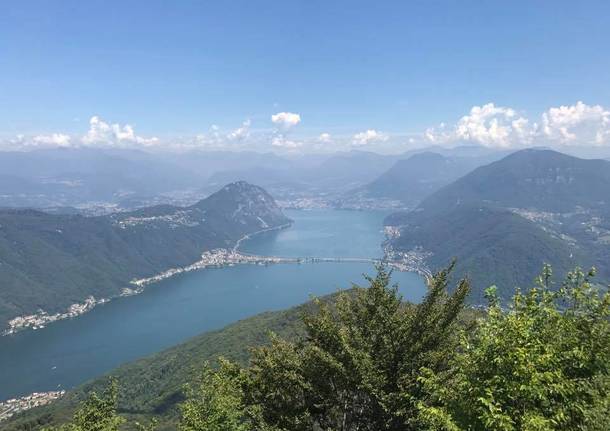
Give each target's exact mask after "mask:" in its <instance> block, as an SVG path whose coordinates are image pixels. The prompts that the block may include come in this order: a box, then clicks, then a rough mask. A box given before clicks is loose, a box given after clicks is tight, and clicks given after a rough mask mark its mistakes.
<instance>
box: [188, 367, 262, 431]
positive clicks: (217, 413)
mask: <svg viewBox="0 0 610 431" xmlns="http://www.w3.org/2000/svg"><path fill="white" fill-rule="evenodd" d="M239 378H240V370H239V368H238V367H237V366H236V365H235V364H232V363H230V362H228V361H225V360H222V359H221V360H220V369H219V370H217V371H214V370H212V369H211V368H210V366H209V364H205V366H204V371H203V373H202V377H201V380H200V382H199V383H198V385H197V387H196V388H193V387H187V388H186V391H187V395H188V399H187V401H185V402H184V403H183V404H182V405H181V406H180V410H181V413H182V414H181V419H180V430H182V431H227V430H231V431H246V430H248V429H250V428H249V427H248V422H247V421H246V420H245V413H244V406H243V403H242V397H243V394H242V392H241V388H240V385H239V384H238V381H239Z"/></svg>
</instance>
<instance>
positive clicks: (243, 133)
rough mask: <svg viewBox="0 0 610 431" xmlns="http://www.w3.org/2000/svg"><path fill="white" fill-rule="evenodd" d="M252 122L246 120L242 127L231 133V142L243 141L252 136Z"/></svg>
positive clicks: (229, 136) (228, 136) (228, 137)
mask: <svg viewBox="0 0 610 431" xmlns="http://www.w3.org/2000/svg"><path fill="white" fill-rule="evenodd" d="M250 124H251V122H250V120H246V121H244V122H243V123H242V124H241V127H238V128H237V129H235V130H233V131H231V132H229V134H228V135H227V139H229V140H231V141H242V140H244V139H246V138H247V137H248V136H250Z"/></svg>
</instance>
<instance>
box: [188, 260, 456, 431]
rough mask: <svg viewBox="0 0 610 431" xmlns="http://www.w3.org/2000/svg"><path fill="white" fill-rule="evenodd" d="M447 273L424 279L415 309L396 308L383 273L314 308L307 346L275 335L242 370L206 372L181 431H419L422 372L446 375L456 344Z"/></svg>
mask: <svg viewBox="0 0 610 431" xmlns="http://www.w3.org/2000/svg"><path fill="white" fill-rule="evenodd" d="M450 272H451V268H449V269H447V270H444V271H441V272H439V273H438V274H436V275H435V276H434V277H432V278H430V280H429V290H428V293H427V295H426V297H425V298H424V300H423V302H422V303H421V304H418V305H410V304H405V303H403V302H402V299H401V297H400V296H399V295H398V292H397V288H396V286H390V276H391V274H390V272H388V271H387V270H386V269H385V268H384V267H379V268H378V273H377V275H376V277H374V278H368V282H369V284H370V285H369V287H368V288H362V287H358V286H354V288H353V289H352V290H351V291H349V292H345V293H341V294H339V295H338V298H337V300H336V302H328V301H322V300H316V301H315V303H316V306H317V312H315V313H311V314H307V315H305V316H304V318H303V321H304V325H305V329H306V336H305V337H304V339H302V340H300V341H298V342H289V341H285V340H281V339H279V338H277V337H275V336H272V342H271V344H270V345H268V346H263V347H259V348H256V349H254V350H253V354H252V358H251V362H250V366H249V367H248V368H245V369H242V370H240V371H239V372H237V370H238V367H237V366H236V365H234V364H231V365H227V363H225V364H224V365H223V366H222V367H221V369H220V370H219V371H218V372H216V373H211V374H210V373H209V371H206V373H205V374H204V381H205V382H206V384H205V385H201V386H200V388H199V391H198V393H197V394H194V395H193V394H191V398H190V400H189V401H187V403H186V404H185V405H184V406H183V424H184V425H183V427H182V429H183V430H185V431H187V430H188V431H190V430H216V429H244V430H245V429H257V430H290V431H298V430H312V429H316V430H329V431H330V430H341V431H348V430H363V431H365V430H375V431H379V430H408V429H416V427H417V423H416V419H417V413H418V411H417V400H418V399H419V398H420V396H422V395H425V392H423V387H422V385H421V384H420V383H419V382H418V380H417V377H418V371H419V369H420V368H421V367H427V368H428V369H432V370H437V371H441V370H443V369H444V368H445V367H446V366H447V365H448V359H447V358H448V354H449V353H450V352H452V351H453V350H454V348H455V346H456V345H457V343H458V341H459V339H458V338H457V337H456V336H455V335H456V333H457V325H458V316H459V315H460V313H461V311H462V309H463V306H464V299H465V297H466V295H467V292H468V283H467V282H466V281H462V282H460V283H459V285H458V286H457V288H456V289H455V291H454V293H453V294H449V293H448V292H447V280H448V276H449V273H450ZM226 424H231V426H229V427H227V425H226ZM221 425H225V427H224V428H222V426H221ZM240 426H241V427H243V428H239V427H240Z"/></svg>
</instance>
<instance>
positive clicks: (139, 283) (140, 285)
mask: <svg viewBox="0 0 610 431" xmlns="http://www.w3.org/2000/svg"><path fill="white" fill-rule="evenodd" d="M292 223H293V222H292V221H291V222H289V223H285V224H283V225H280V226H274V227H270V228H265V229H261V230H258V231H256V232H253V233H250V234H246V235H244V236H242V237H241V238H239V239H238V240H237V241H236V242H235V244H234V245H233V247H232V248H231V250H232V251H233V252H237V249H238V248H239V246H240V245H241V243H242V242H243V241H245V240H247V239H249V238H251V237H252V236H254V235H258V234H261V233H265V232H271V231H274V230H280V229H285V228H287V227H290V226H292ZM214 251H215V250H207V251H204V252H203V253H202V255H201V256H202V258H203V257H204V256H205V255H206V254H209V253H212V252H214ZM201 262H202V259H200V260H199V261H197V262H195V263H192V264H191V265H187V266H186V267H178V268H170V269H168V270H166V271H163V272H161V273H159V274H157V275H154V276H152V277H148V278H143V279H139V280H137V279H134V280H131V281H130V282H129V283H130V284H131V285H132V286H135V288H134V287H124V288H123V289H122V290H121V293H120V294H118V295H115V296H111V297H108V298H99V299H97V298H95V297H94V296H89V297H87V298H85V300H84V302H82V303H79V302H77V303H74V304H70V305H69V306H68V308H67V309H66V311H64V312H59V313H54V314H49V313H48V312H47V311H45V310H42V309H41V310H38V312H36V313H33V314H27V315H21V316H16V317H14V318H12V319H11V320H9V321H8V322H7V325H8V328H6V329H4V330H3V331H2V333H1V334H0V336H2V337H6V336H10V335H14V334H16V333H18V332H22V331H26V330H30V329H31V330H33V331H36V330H39V329H43V328H45V327H46V326H47V325H48V324H50V323H53V322H57V321H59V320H65V319H73V318H75V317H78V316H81V315H83V314H85V313H88V312H89V311H91V310H93V309H94V308H95V307H96V306H98V305H103V304H106V303H108V302H110V301H112V300H116V299H120V298H124V297H127V296H133V295H139V294H140V293H142V292H143V291H144V287H145V286H146V285H148V284H151V283H154V282H157V281H160V280H163V279H165V278H169V277H171V276H173V275H176V274H180V273H182V272H189V271H194V270H198V269H204V268H207V267H212V266H214V265H201ZM216 266H218V265H216Z"/></svg>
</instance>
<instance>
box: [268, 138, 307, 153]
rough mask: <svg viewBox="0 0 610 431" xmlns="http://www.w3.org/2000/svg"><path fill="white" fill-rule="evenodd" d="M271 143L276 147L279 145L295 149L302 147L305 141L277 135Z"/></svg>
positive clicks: (279, 146)
mask: <svg viewBox="0 0 610 431" xmlns="http://www.w3.org/2000/svg"><path fill="white" fill-rule="evenodd" d="M271 145H273V146H274V147H278V148H286V149H290V150H294V149H296V148H299V147H301V146H302V145H303V143H302V142H299V141H293V140H291V139H288V138H286V137H285V136H283V135H277V136H274V137H273V139H272V140H271Z"/></svg>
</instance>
